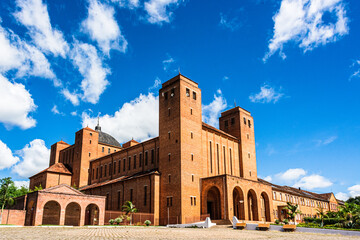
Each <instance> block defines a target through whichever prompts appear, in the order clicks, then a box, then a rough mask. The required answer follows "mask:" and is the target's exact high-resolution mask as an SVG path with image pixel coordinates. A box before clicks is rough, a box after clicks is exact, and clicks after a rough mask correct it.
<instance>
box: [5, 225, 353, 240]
mask: <svg viewBox="0 0 360 240" xmlns="http://www.w3.org/2000/svg"><path fill="white" fill-rule="evenodd" d="M119 238H120V239H289V240H291V239H296V240H307V239H310V240H311V239H330V240H331V239H341V240H342V239H360V238H359V237H347V236H340V235H322V234H313V233H283V232H277V231H267V232H262V231H247V230H243V231H241V230H233V229H231V228H229V227H225V226H216V227H213V228H210V229H194V228H186V229H184V228H183V229H179V228H165V227H116V228H111V227H102V228H86V227H74V228H62V227H55V228H49V227H47V228H44V227H23V228H0V239H40V240H41V239H46V240H49V239H71V240H76V239H119Z"/></svg>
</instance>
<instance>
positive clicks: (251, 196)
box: [247, 189, 259, 221]
mask: <svg viewBox="0 0 360 240" xmlns="http://www.w3.org/2000/svg"><path fill="white" fill-rule="evenodd" d="M247 200H248V214H249V220H250V221H259V214H258V206H257V198H256V193H255V191H254V190H252V189H250V190H249V192H248V197H247Z"/></svg>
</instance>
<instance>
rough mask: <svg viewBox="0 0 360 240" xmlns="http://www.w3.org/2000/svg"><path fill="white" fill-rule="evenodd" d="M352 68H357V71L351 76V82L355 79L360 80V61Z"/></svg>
mask: <svg viewBox="0 0 360 240" xmlns="http://www.w3.org/2000/svg"><path fill="white" fill-rule="evenodd" d="M351 67H356V70H355V72H354V73H353V74H351V76H350V78H349V81H351V80H352V79H353V78H360V60H357V61H355V62H354V63H353V64H352V65H351Z"/></svg>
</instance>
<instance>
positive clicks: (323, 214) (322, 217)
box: [316, 208, 326, 227]
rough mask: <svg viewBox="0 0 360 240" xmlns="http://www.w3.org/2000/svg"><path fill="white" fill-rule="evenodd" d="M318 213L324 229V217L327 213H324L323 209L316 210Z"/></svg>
mask: <svg viewBox="0 0 360 240" xmlns="http://www.w3.org/2000/svg"><path fill="white" fill-rule="evenodd" d="M316 212H317V214H318V215H319V216H320V219H321V224H320V227H323V226H324V217H325V216H326V212H325V211H324V209H323V208H318V209H316Z"/></svg>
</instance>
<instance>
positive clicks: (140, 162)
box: [139, 153, 142, 167]
mask: <svg viewBox="0 0 360 240" xmlns="http://www.w3.org/2000/svg"><path fill="white" fill-rule="evenodd" d="M141 165H142V153H140V154H139V167H141Z"/></svg>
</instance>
